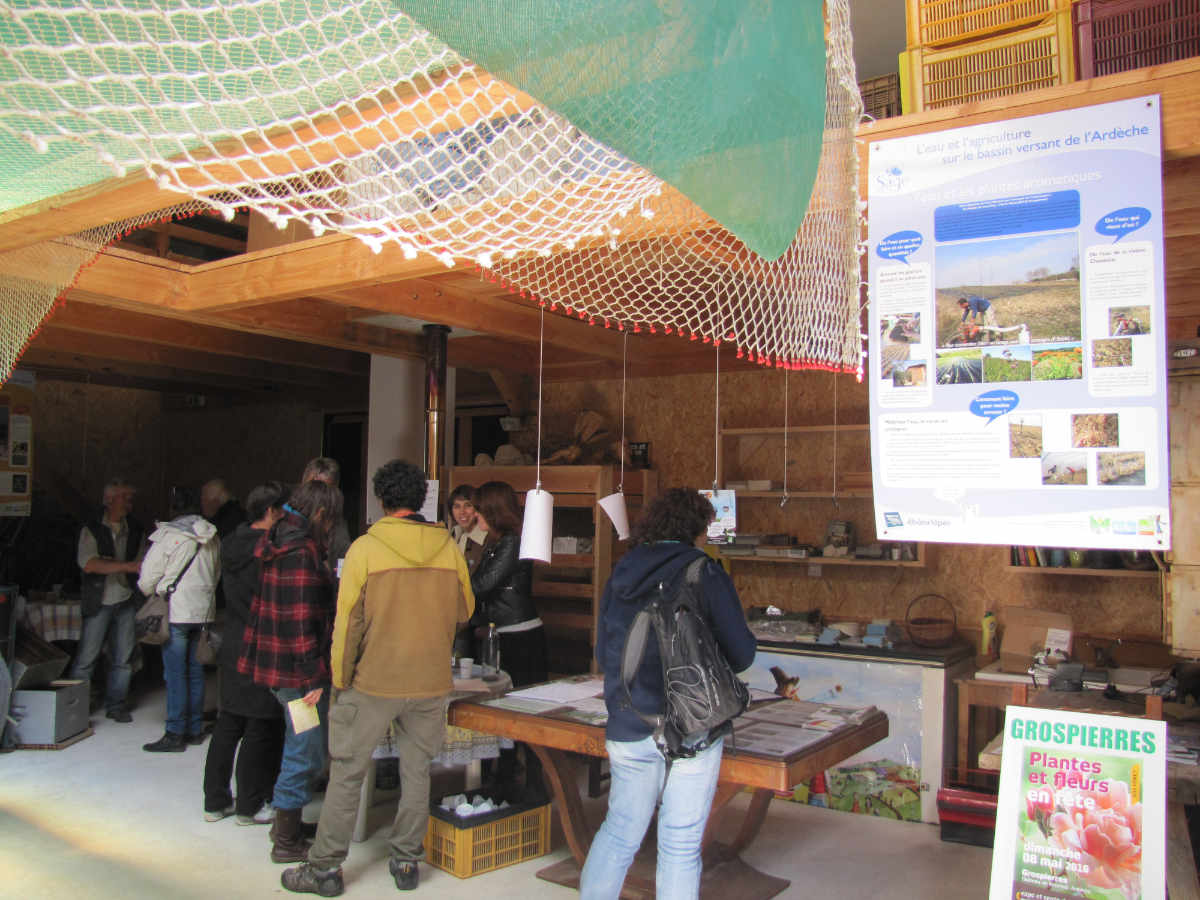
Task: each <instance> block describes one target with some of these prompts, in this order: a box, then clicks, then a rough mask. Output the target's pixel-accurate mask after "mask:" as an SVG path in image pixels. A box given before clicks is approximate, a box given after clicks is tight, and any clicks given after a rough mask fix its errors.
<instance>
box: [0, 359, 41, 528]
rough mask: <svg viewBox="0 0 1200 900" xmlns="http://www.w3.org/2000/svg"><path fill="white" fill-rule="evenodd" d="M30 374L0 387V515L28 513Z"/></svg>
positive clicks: (16, 374)
mask: <svg viewBox="0 0 1200 900" xmlns="http://www.w3.org/2000/svg"><path fill="white" fill-rule="evenodd" d="M33 388H34V378H33V373H32V372H28V371H25V370H23V369H17V370H16V371H15V372H13V374H12V375H11V376H10V378H9V379H8V381H7V382H5V384H4V386H3V387H0V516H28V515H29V513H30V508H31V506H32V497H33V398H34V394H33Z"/></svg>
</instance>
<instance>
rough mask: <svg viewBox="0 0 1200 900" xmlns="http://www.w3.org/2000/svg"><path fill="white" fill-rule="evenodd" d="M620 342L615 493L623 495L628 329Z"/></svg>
mask: <svg viewBox="0 0 1200 900" xmlns="http://www.w3.org/2000/svg"><path fill="white" fill-rule="evenodd" d="M624 334H625V337H624V339H623V340H622V341H621V443H620V445H619V446H618V447H617V454H618V455H619V456H620V457H621V480H620V481H619V482H617V493H620V494H623V493H625V361H626V360H627V359H628V358H629V329H628V328H626V329H625V332H624Z"/></svg>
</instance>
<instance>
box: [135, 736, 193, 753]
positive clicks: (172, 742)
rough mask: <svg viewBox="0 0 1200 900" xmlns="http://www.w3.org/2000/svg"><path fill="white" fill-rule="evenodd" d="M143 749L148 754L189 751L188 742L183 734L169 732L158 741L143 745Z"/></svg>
mask: <svg viewBox="0 0 1200 900" xmlns="http://www.w3.org/2000/svg"><path fill="white" fill-rule="evenodd" d="M142 749H143V750H145V751H146V752H147V753H182V752H183V751H184V750H186V749H187V740H186V739H185V738H184V736H183V735H182V734H175V733H173V732H170V731H168V732H167V733H166V734H164V735H163V736H162V737H160V738H159V739H158V740H157V741H154V742H153V743H150V744H142Z"/></svg>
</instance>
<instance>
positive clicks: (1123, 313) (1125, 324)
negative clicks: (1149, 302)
mask: <svg viewBox="0 0 1200 900" xmlns="http://www.w3.org/2000/svg"><path fill="white" fill-rule="evenodd" d="M1108 333H1109V335H1111V336H1112V337H1121V336H1122V335H1126V334H1149V333H1150V307H1149V306H1114V307H1112V308H1111V309H1110V310H1109V311H1108Z"/></svg>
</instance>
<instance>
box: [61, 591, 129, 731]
mask: <svg viewBox="0 0 1200 900" xmlns="http://www.w3.org/2000/svg"><path fill="white" fill-rule="evenodd" d="M133 607H134V601H133V600H132V599H130V600H126V601H125V602H124V603H117V604H115V605H113V606H102V607H100V611H99V612H97V613H96V614H95V615H94V616H84V619H83V631H82V633H81V634H80V636H79V650H78V651H77V652H76V654H75V665H74V666H72V667H71V677H72V678H75V679H78V680H80V681H87V682H90V681H91V680H92V672H93V671H94V670H95V668H96V660H97V659H99V658H100V651H101V650H103V649H104V645H105V643H107V644H108V688H107V689H106V691H105V693H104V706H105V709H106V710H107V711H108V712H113V711H114V710H116V709H120V708H122V707H124V706H125V698H126V697H128V696H129V676H130V673H131V672H132V671H133V670H132V668H131V666H130V663H129V661H130V659H132V658H133V647H134V644H136V643H137V639H136V637H135V636H134V631H133V616H134V613H136V612H137V610H135V609H134V608H133Z"/></svg>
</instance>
